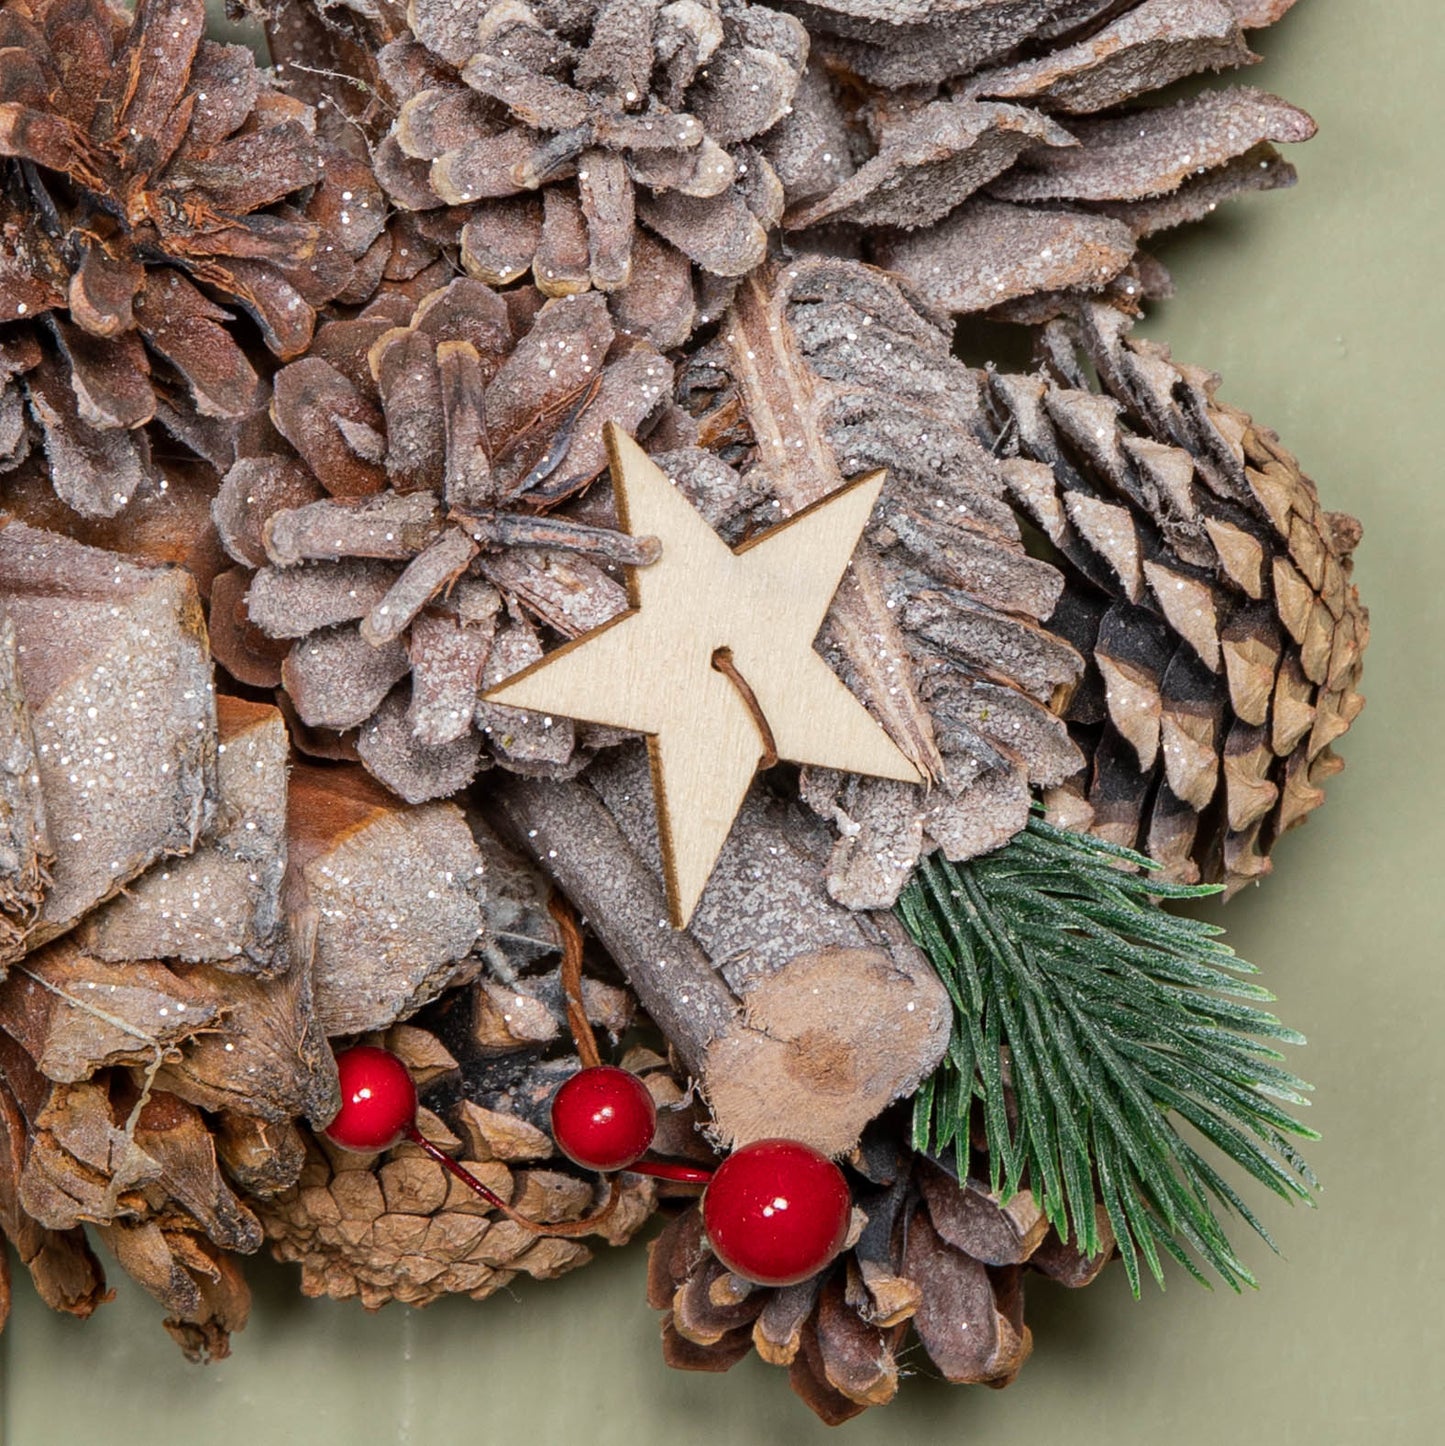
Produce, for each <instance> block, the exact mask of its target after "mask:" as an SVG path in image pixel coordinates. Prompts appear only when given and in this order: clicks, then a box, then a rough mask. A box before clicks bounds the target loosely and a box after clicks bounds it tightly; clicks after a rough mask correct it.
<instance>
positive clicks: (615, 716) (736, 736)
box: [486, 426, 919, 928]
mask: <svg viewBox="0 0 1445 1446" xmlns="http://www.w3.org/2000/svg"><path fill="white" fill-rule="evenodd" d="M608 447H609V450H610V453H611V457H612V478H613V485H614V487H615V489H616V493H617V506H618V512H619V514H620V516H621V520H622V524H623V526H624V527H625V528H626V529H627V530H628V531H629V532H630V533H631V534H632V535H633V536H634V537H644V536H655V537H656V538H657V539H658V540H659V541H660V542H661V544H662V554H661V556H660V558H659V559H658V560H657V561H656V562H654V563H652V564H651V565H650V566H648V567H645V568H632V569H630V570H629V576H628V592H629V596H630V598H631V601H632V609H631V611H629V612H627V613H624V614H622V616H620V617H618V618H616V619H614V620H613V621H612V622H610V623H608V624H607V625H606V626H605V627H602V628H599V629H597V630H596V631H595V632H592V633H588V634H586V635H585V636H584V637H581V638H578V639H576V640H575V641H574V642H571V643H568V644H566V645H565V646H564V647H561V648H559V649H558V650H557V651H556V652H554V653H549V654H548V655H547V656H546V657H545V658H543V659H542V660H541V661H540V662H538V663H535V664H533V665H532V666H531V667H530V668H527V669H524V670H523V671H522V672H520V673H518V674H516V675H514V676H513V677H511V678H509V679H507V680H506V681H505V682H503V683H502V684H500V685H499V686H498V687H496V688H494V689H492V690H491V691H490V692H489V693H488V694H487V695H486V696H487V701H488V702H492V703H504V704H507V705H509V706H512V707H518V708H526V709H529V710H532V711H534V712H545V713H555V714H560V715H562V716H563V717H567V718H580V719H585V720H586V721H588V722H592V723H605V724H609V725H611V726H613V727H616V728H628V729H633V730H635V731H637V732H640V733H645V734H646V735H647V738H648V743H649V748H650V752H651V757H652V777H653V788H654V791H655V793H656V796H657V813H658V822H659V827H660V833H661V836H662V854H663V864H664V870H665V873H666V882H667V894H668V904H669V908H670V910H671V914H672V922H673V924H674V925H675V927H677V928H683V927H684V926H685V925H686V923H687V921H688V919H689V918H691V916H692V911H693V909H694V908H695V907H696V905H697V901H698V898H699V897H700V896H701V894H702V891H703V887H704V886H705V885H706V883H707V880H708V876H709V874H711V872H712V869H713V865H714V864H715V863H716V862H717V856H718V852H719V850H721V848H722V846H723V842H724V840H725V839H726V838H727V835H728V831H729V829H730V828H731V827H732V823H733V819H734V818H735V817H736V816H737V811H738V809H739V808H740V807H741V805H742V801H743V798H744V796H745V795H746V793H747V791H748V786H749V784H750V783H751V782H752V778H753V774H754V773H755V772H756V771H757V768H758V765H759V762H760V761H762V759H763V758H764V756H765V754H766V752H767V747H766V742H767V740H766V738H765V736H764V733H763V732H762V731H761V730H760V727H759V722H758V720H757V719H755V717H754V715H753V711H752V709H751V708H750V707H749V705H748V702H747V701H746V699H745V698H744V696H743V693H742V691H741V690H740V689H739V688H738V687H737V686H736V684H735V683H734V682H733V681H732V680H730V679H729V678H728V677H727V676H726V675H725V674H723V673H721V672H719V671H718V670H717V668H716V667H715V666H714V664H713V659H714V657H715V656H716V655H717V653H718V652H719V650H722V649H728V650H730V652H731V656H732V661H733V664H734V666H735V668H736V670H737V672H738V673H739V674H740V675H741V676H742V678H743V679H745V680H746V682H747V685H748V687H749V688H750V689H751V690H752V692H753V694H754V695H755V697H756V702H757V707H758V709H759V710H760V712H761V714H762V717H763V719H765V720H766V723H767V728H768V731H769V732H770V733H771V735H772V741H773V743H774V745H775V747H776V750H777V755H778V757H779V758H784V759H787V760H788V761H790V762H793V763H810V764H814V765H816V766H818V767H821V768H836V769H840V770H842V771H844V772H849V773H866V774H873V775H876V776H878V777H881V778H897V779H902V780H905V781H907V782H910V783H913V782H918V781H919V775H918V772H917V770H916V769H915V768H914V767H913V765H912V764H911V763H910V762H909V761H908V759H907V758H905V757H904V755H903V754H902V753H901V752H900V751H899V749H898V748H897V747H896V746H895V744H894V743H893V742H892V740H891V739H890V738H889V737H888V735H887V734H886V733H885V732H884V731H883V729H882V728H881V727H880V726H879V725H878V724H877V723H876V722H875V721H874V719H873V717H872V716H871V715H870V714H869V712H868V711H867V709H865V708H864V707H863V705H862V704H861V703H860V702H859V701H858V700H857V699H856V698H855V697H854V696H853V695H852V694H851V693H850V692H849V691H848V689H847V688H846V687H844V685H843V683H842V682H841V681H840V680H839V679H838V677H837V676H836V675H835V674H834V673H833V671H832V670H831V669H830V668H829V667H828V665H827V663H825V662H824V661H823V659H822V658H821V657H819V655H818V654H817V653H816V652H814V651H813V640H814V639H815V638H816V637H817V635H818V629H819V628H820V627H821V626H822V623H823V617H824V614H825V613H826V612H827V611H828V604H829V602H830V601H831V600H832V597H833V594H834V592H835V591H837V588H838V584H839V583H840V582H841V581H842V578H843V575H844V572H845V571H846V569H847V567H848V562H849V559H850V558H851V556H852V555H853V549H854V548H855V547H856V546H857V542H858V538H859V536H860V535H861V533H862V531H863V528H864V526H865V525H866V524H867V521H868V517H869V514H870V513H871V512H872V510H873V505H874V503H875V502H876V501H877V500H878V494H879V492H880V491H881V490H882V487H883V474H882V473H881V472H872V473H869V474H868V475H867V476H866V477H861V478H859V479H858V480H857V481H855V482H852V483H850V484H849V485H848V486H846V487H843V488H841V489H840V490H839V491H837V492H834V493H832V494H830V495H829V496H827V497H825V498H823V499H822V501H820V502H818V503H815V504H814V505H813V506H812V507H808V508H805V509H804V510H803V511H801V512H799V513H797V514H796V515H794V516H793V517H791V518H789V519H788V520H787V521H786V522H783V523H781V524H780V525H779V526H777V527H774V528H770V529H769V530H768V531H767V532H764V533H762V534H760V535H759V536H757V537H755V538H753V539H751V540H750V541H749V542H748V543H747V544H746V545H745V546H743V547H741V548H739V549H738V550H737V551H734V550H733V549H732V548H730V547H728V546H727V544H726V543H725V542H723V540H722V539H721V538H720V537H719V536H718V535H717V534H716V533H715V532H714V531H713V530H712V528H711V527H709V526H708V524H707V522H706V521H705V520H704V519H703V517H702V516H701V514H700V513H698V512H697V511H696V509H695V508H694V507H693V506H692V504H691V503H689V502H688V500H687V499H686V498H685V497H684V496H683V494H682V493H681V492H680V491H678V489H677V488H676V487H675V486H673V484H672V483H671V482H670V481H669V480H668V478H667V476H666V474H664V473H663V471H662V470H661V469H660V468H659V467H658V466H657V464H656V463H655V462H653V461H652V459H651V458H649V457H648V456H647V454H646V453H645V452H644V451H643V450H642V449H641V447H639V446H638V445H637V443H636V442H635V441H633V440H632V438H631V437H629V436H627V435H626V433H624V432H622V431H621V430H620V429H618V428H617V427H615V426H609V428H608Z"/></svg>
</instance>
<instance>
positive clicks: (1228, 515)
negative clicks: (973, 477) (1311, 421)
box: [989, 305, 1369, 890]
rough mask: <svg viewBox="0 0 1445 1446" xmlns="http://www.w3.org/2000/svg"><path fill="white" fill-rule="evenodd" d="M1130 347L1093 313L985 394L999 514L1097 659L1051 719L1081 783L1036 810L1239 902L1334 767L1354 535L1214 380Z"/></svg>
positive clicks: (1113, 323) (1357, 633)
mask: <svg viewBox="0 0 1445 1446" xmlns="http://www.w3.org/2000/svg"><path fill="white" fill-rule="evenodd" d="M1128 332H1129V323H1128V321H1127V319H1126V318H1125V317H1123V316H1122V315H1121V314H1120V313H1119V312H1117V311H1116V310H1114V309H1112V308H1110V307H1106V306H1101V305H1087V306H1085V307H1083V309H1082V310H1081V311H1080V312H1079V317H1078V321H1077V322H1075V323H1068V324H1066V323H1063V322H1059V323H1055V324H1054V325H1052V326H1050V327H1049V328H1048V329H1047V330H1046V331H1045V332H1044V333H1043V335H1042V342H1041V346H1042V353H1043V356H1044V363H1043V366H1042V369H1041V370H1040V372H1039V373H1037V374H1036V375H1033V376H1005V375H1000V374H995V375H992V376H991V377H990V379H989V394H990V398H991V401H992V405H993V425H994V428H995V434H996V440H995V449H996V450H997V451H998V452H999V453H1001V454H1002V456H1003V461H1002V464H1001V465H1002V468H1003V472H1004V475H1005V477H1006V478H1007V481H1008V486H1009V491H1010V495H1011V496H1012V498H1013V500H1014V502H1015V503H1016V505H1017V506H1018V507H1019V508H1020V509H1021V510H1022V511H1023V512H1024V513H1026V514H1027V515H1028V516H1029V517H1030V518H1031V520H1032V521H1033V522H1034V523H1035V524H1036V525H1037V526H1038V527H1039V528H1040V529H1041V531H1042V532H1043V533H1044V534H1045V535H1046V536H1047V538H1048V540H1049V542H1050V543H1051V544H1052V546H1053V547H1054V548H1055V549H1057V555H1056V560H1057V564H1058V566H1059V567H1060V568H1061V569H1062V570H1063V571H1064V574H1065V576H1066V577H1067V578H1068V586H1067V588H1066V590H1065V593H1064V596H1063V598H1062V600H1061V601H1060V604H1059V607H1058V610H1057V611H1056V612H1055V613H1054V615H1053V617H1052V618H1051V619H1050V621H1049V626H1050V628H1051V629H1052V630H1053V631H1055V632H1057V633H1059V634H1061V635H1063V636H1065V637H1067V638H1068V639H1069V641H1070V642H1072V643H1073V644H1074V646H1075V647H1076V648H1078V649H1079V651H1080V653H1082V654H1083V656H1084V657H1085V658H1087V659H1088V660H1089V668H1088V671H1087V673H1086V674H1085V676H1084V679H1083V680H1082V682H1081V683H1080V685H1079V686H1078V687H1077V688H1076V689H1075V690H1074V691H1073V694H1072V696H1071V697H1070V698H1069V699H1068V700H1067V702H1066V703H1065V704H1064V707H1063V712H1064V716H1065V718H1067V719H1068V720H1069V723H1070V731H1071V732H1072V734H1073V736H1074V738H1075V741H1076V742H1077V743H1078V744H1079V746H1080V748H1081V749H1083V751H1084V752H1085V754H1086V755H1087V756H1088V758H1089V760H1090V763H1089V768H1088V769H1087V771H1086V772H1085V773H1082V774H1080V775H1079V776H1078V777H1077V778H1076V779H1073V780H1070V781H1069V782H1067V783H1066V784H1065V785H1063V787H1062V788H1060V789H1058V790H1056V791H1055V792H1054V793H1053V794H1052V795H1050V796H1049V801H1050V804H1051V806H1052V807H1053V809H1054V811H1055V813H1056V814H1057V815H1058V816H1059V817H1060V818H1061V819H1062V820H1063V821H1065V822H1068V823H1071V824H1075V825H1086V826H1089V827H1091V828H1092V830H1093V831H1094V832H1095V833H1097V834H1099V835H1100V836H1101V837H1104V838H1107V839H1109V840H1111V841H1112V842H1115V843H1121V844H1125V845H1127V846H1129V847H1131V848H1138V849H1140V850H1142V851H1143V852H1145V853H1148V854H1150V855H1151V856H1153V857H1154V858H1155V859H1157V860H1158V861H1159V862H1160V863H1161V864H1163V865H1164V868H1165V875H1166V877H1172V878H1178V879H1181V880H1185V881H1189V882H1194V881H1196V880H1198V879H1200V878H1204V879H1207V880H1223V881H1224V882H1225V883H1226V884H1227V885H1228V887H1229V888H1230V889H1231V890H1234V889H1237V888H1239V887H1241V886H1242V885H1244V884H1246V883H1249V882H1252V881H1254V880H1257V879H1259V878H1261V877H1262V876H1263V875H1264V874H1266V873H1268V872H1269V869H1270V860H1269V852H1270V850H1271V848H1273V846H1274V844H1275V842H1276V841H1277V840H1278V839H1279V837H1280V836H1281V835H1282V834H1284V833H1286V832H1287V831H1288V830H1290V829H1291V828H1294V827H1296V826H1297V825H1299V824H1301V823H1303V822H1304V820H1305V818H1306V817H1307V816H1308V814H1309V813H1310V812H1311V811H1312V810H1313V809H1315V808H1317V807H1318V806H1319V805H1320V804H1321V803H1323V802H1324V793H1323V789H1322V785H1323V783H1324V781H1325V780H1326V779H1327V778H1329V777H1331V776H1332V775H1333V774H1335V773H1337V772H1338V771H1339V770H1340V769H1341V768H1342V767H1343V766H1344V763H1343V760H1342V759H1340V758H1338V757H1337V756H1336V755H1335V753H1334V752H1333V750H1332V749H1331V747H1330V745H1331V744H1332V743H1334V742H1335V741H1336V740H1337V739H1338V738H1339V737H1340V735H1341V734H1343V733H1344V732H1345V730H1346V729H1347V728H1348V727H1349V726H1350V724H1351V723H1352V722H1353V721H1354V719H1355V718H1356V717H1357V716H1358V714H1359V712H1360V709H1361V708H1362V707H1363V706H1364V699H1363V698H1362V697H1361V696H1360V694H1359V693H1358V691H1357V684H1358V683H1359V679H1360V672H1361V667H1362V654H1363V651H1364V648H1365V644H1366V642H1367V641H1368V638H1369V614H1368V613H1367V612H1366V611H1365V609H1364V608H1363V607H1362V606H1361V605H1360V600H1359V594H1358V591H1357V589H1356V588H1355V586H1354V585H1353V584H1352V583H1351V581H1350V572H1351V563H1352V559H1351V554H1352V553H1353V551H1354V548H1355V546H1356V544H1357V543H1358V542H1359V540H1360V525H1359V523H1358V522H1356V521H1355V519H1354V518H1353V517H1350V516H1347V515H1346V514H1345V513H1342V512H1326V511H1324V510H1323V509H1322V508H1321V507H1320V504H1319V496H1318V494H1317V492H1316V490H1315V486H1314V483H1313V482H1311V481H1310V480H1309V478H1308V477H1306V476H1305V475H1304V474H1303V473H1302V472H1301V471H1300V467H1299V463H1298V462H1296V461H1295V459H1294V458H1293V457H1292V456H1291V455H1290V454H1289V453H1288V452H1287V451H1285V449H1284V448H1283V447H1281V446H1280V443H1279V439H1278V438H1277V437H1276V436H1275V435H1274V434H1273V433H1272V432H1269V431H1267V430H1266V429H1264V428H1262V427H1260V426H1258V425H1257V424H1256V423H1255V422H1253V421H1252V420H1251V419H1250V418H1249V417H1247V416H1246V415H1245V414H1244V413H1242V412H1239V411H1237V410H1235V409H1234V408H1232V407H1229V406H1228V405H1226V404H1225V403H1223V402H1221V401H1220V400H1218V398H1217V397H1216V395H1215V392H1216V388H1217V386H1218V381H1219V379H1218V378H1217V377H1214V376H1211V375H1210V374H1209V373H1207V372H1203V371H1200V370H1198V369H1197V368H1193V367H1188V366H1185V365H1182V364H1178V363H1175V362H1173V361H1172V360H1171V359H1170V356H1169V352H1168V350H1167V348H1165V347H1162V346H1159V345H1157V344H1155V343H1152V342H1148V341H1145V340H1142V339H1138V338H1134V337H1131V336H1130V335H1129V334H1128ZM1086 363H1087V364H1090V365H1091V366H1092V368H1093V371H1094V373H1095V374H1096V375H1097V377H1098V379H1099V380H1098V383H1097V384H1095V383H1093V382H1092V381H1091V380H1090V379H1089V377H1088V375H1087V374H1086V371H1085V364H1086Z"/></svg>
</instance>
